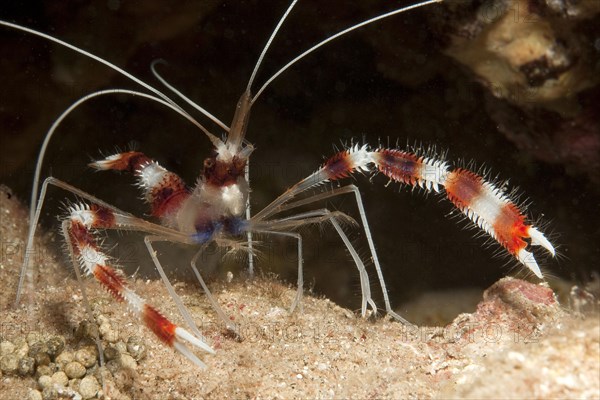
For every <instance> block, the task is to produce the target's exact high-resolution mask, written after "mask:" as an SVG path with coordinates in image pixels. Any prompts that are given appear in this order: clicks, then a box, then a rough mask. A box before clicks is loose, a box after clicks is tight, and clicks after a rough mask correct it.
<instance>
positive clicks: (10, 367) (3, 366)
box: [0, 353, 19, 374]
mask: <svg viewBox="0 0 600 400" xmlns="http://www.w3.org/2000/svg"><path fill="white" fill-rule="evenodd" d="M17 368H19V359H18V358H17V355H16V354H14V353H12V354H7V355H5V356H2V357H0V370H2V372H4V373H5V374H12V373H15V372H16V371H17Z"/></svg>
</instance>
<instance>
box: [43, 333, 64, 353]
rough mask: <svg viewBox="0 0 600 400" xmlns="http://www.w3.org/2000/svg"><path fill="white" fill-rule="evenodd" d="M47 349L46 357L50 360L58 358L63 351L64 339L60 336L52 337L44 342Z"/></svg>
mask: <svg viewBox="0 0 600 400" xmlns="http://www.w3.org/2000/svg"><path fill="white" fill-rule="evenodd" d="M46 346H47V347H48V355H49V356H50V357H52V358H55V357H56V356H58V355H59V354H60V353H61V352H62V351H63V350H64V349H65V338H64V337H62V336H58V335H56V336H52V337H51V338H50V339H48V341H47V342H46Z"/></svg>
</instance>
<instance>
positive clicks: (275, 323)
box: [0, 187, 600, 399]
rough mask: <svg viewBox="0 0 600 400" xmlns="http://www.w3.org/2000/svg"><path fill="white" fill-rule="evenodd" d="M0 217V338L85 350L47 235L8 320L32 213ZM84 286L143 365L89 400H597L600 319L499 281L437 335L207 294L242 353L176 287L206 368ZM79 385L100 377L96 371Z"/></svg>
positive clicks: (2, 207) (205, 309)
mask: <svg viewBox="0 0 600 400" xmlns="http://www.w3.org/2000/svg"><path fill="white" fill-rule="evenodd" d="M0 213H1V215H2V220H1V221H2V225H1V234H2V243H3V245H4V248H3V257H2V263H1V265H0V282H1V285H2V286H1V290H0V307H1V308H0V309H1V313H0V327H1V331H0V339H1V340H3V341H7V340H8V341H11V342H13V343H17V342H19V340H21V342H22V341H23V340H24V338H25V337H27V335H28V334H30V333H31V332H41V333H42V336H43V337H51V336H52V335H62V336H63V337H64V338H65V340H66V347H65V351H74V350H77V349H80V348H82V347H85V346H89V345H90V343H89V342H86V340H85V339H83V340H81V341H78V340H77V339H75V336H74V331H75V330H76V328H77V326H78V325H79V324H80V322H81V321H82V320H83V319H85V311H84V307H83V304H82V296H81V290H80V287H79V286H78V284H77V282H76V280H75V279H74V278H73V277H72V274H69V273H68V272H67V271H68V267H67V266H66V265H64V262H63V261H62V260H63V259H64V257H62V256H60V255H58V256H53V255H52V252H51V251H50V250H44V249H46V247H45V244H44V243H45V242H47V241H52V240H58V239H56V238H54V237H53V236H52V235H48V236H46V237H45V238H44V239H39V240H38V241H37V242H36V249H38V250H37V251H39V252H40V253H39V254H44V255H45V256H44V257H42V261H41V262H40V263H39V264H38V265H39V266H40V269H41V270H42V271H43V273H42V274H41V276H40V277H39V279H38V281H37V283H36V285H35V293H34V295H33V296H31V297H29V298H28V300H27V301H26V302H24V303H23V304H22V305H21V306H20V307H19V308H17V309H13V308H11V304H12V302H13V299H14V289H15V287H16V282H17V278H18V270H19V268H20V258H19V256H18V251H17V250H16V249H18V248H19V246H21V247H22V246H23V244H24V238H25V233H26V229H27V225H26V223H27V211H26V210H25V209H24V208H23V207H22V206H21V205H20V204H19V203H18V201H17V200H16V199H15V197H14V196H10V195H9V191H8V189H6V188H4V187H3V188H2V192H1V196H0ZM85 285H86V290H87V291H88V294H89V296H90V298H91V303H92V306H93V308H94V310H95V313H96V314H101V315H103V317H101V318H107V319H108V324H109V325H110V327H111V329H112V333H111V335H112V337H110V338H108V336H107V337H104V345H105V346H108V347H110V345H109V344H107V339H109V340H108V341H113V342H114V341H125V342H126V341H127V340H128V338H129V337H131V336H132V335H133V336H137V337H140V338H141V341H142V343H143V344H144V345H145V346H146V347H147V355H146V356H145V358H143V359H140V360H139V362H136V363H133V364H128V365H125V366H123V365H117V366H115V365H114V363H113V365H112V367H111V368H112V369H111V370H112V372H113V373H112V374H109V373H108V372H105V373H104V375H103V376H105V390H106V392H99V393H98V396H102V395H103V396H104V398H112V399H125V398H131V399H200V398H219V399H221V398H298V399H300V398H302V399H305V398H338V399H339V398H355V399H367V398H377V399H379V398H393V399H399V398H545V399H546V398H589V399H594V398H600V383H599V380H600V378H599V376H600V354H599V346H600V345H599V336H600V326H599V320H598V316H597V314H593V313H592V314H591V315H588V316H586V317H585V318H582V317H581V316H579V317H575V316H573V315H571V314H570V313H569V312H566V311H565V310H564V308H563V307H562V306H559V305H558V304H557V303H556V302H555V300H554V298H553V297H552V292H551V291H550V289H548V288H547V287H545V286H542V285H534V284H528V283H526V282H523V281H519V280H514V279H507V280H503V281H501V282H499V283H497V284H496V285H495V286H494V288H492V289H489V290H488V291H487V292H486V295H485V300H483V299H482V302H481V303H479V305H478V307H477V311H476V312H475V313H473V314H462V315H460V316H458V317H457V318H456V319H455V321H454V322H453V323H452V324H450V325H448V326H447V327H446V328H428V327H420V328H419V329H417V330H414V331H411V330H407V329H405V328H403V326H402V325H400V324H399V323H396V322H392V321H389V320H387V319H381V318H380V319H370V320H363V319H361V318H359V317H357V315H356V314H355V313H354V312H352V311H350V310H346V309H343V308H340V307H338V306H337V305H335V304H333V303H332V302H331V301H329V300H327V299H324V298H315V297H312V296H310V295H306V296H305V298H304V311H303V312H300V313H298V312H296V313H294V314H292V315H290V314H289V313H288V311H287V309H288V307H289V305H290V304H291V301H292V299H293V296H294V295H295V291H294V288H289V287H286V286H284V285H282V284H281V283H279V282H277V281H276V280H274V279H272V278H257V279H255V280H253V281H243V282H240V281H238V280H236V279H234V280H233V281H232V282H231V283H225V282H220V283H213V284H212V290H213V291H214V293H215V294H216V295H217V298H218V301H219V302H220V304H222V305H223V307H224V309H225V311H226V312H227V313H228V314H229V315H231V318H232V319H233V320H234V321H235V322H236V323H237V324H239V327H240V331H241V333H242V336H243V340H242V341H237V340H235V339H234V338H233V337H232V336H231V335H228V334H227V333H226V332H225V331H224V330H223V329H222V327H221V326H219V324H218V320H217V319H216V316H215V314H214V313H213V312H212V311H211V309H210V306H209V305H208V304H207V302H206V301H205V298H204V297H203V295H202V293H201V292H200V291H199V290H198V289H197V288H196V287H195V285H193V284H192V283H177V284H176V288H177V291H178V292H179V294H180V295H181V297H182V298H183V301H184V303H185V304H186V306H187V307H188V308H189V310H190V312H191V313H192V315H193V316H194V318H196V321H197V322H198V325H199V326H200V328H201V329H202V330H203V332H204V333H205V335H206V337H207V340H208V341H209V342H210V343H211V344H212V346H213V347H214V348H215V349H216V355H205V354H201V353H200V352H197V354H198V355H199V356H200V357H201V358H202V359H203V361H204V362H206V364H207V365H208V368H207V369H206V370H201V369H199V368H197V367H195V366H194V365H192V364H191V363H190V362H188V361H187V360H186V359H185V358H184V357H182V356H180V355H179V354H178V353H177V352H175V351H174V350H172V349H170V348H168V347H166V346H164V345H163V344H161V343H159V342H158V341H157V340H156V339H155V338H154V337H153V336H152V335H151V334H150V333H149V332H148V331H147V330H146V329H145V328H143V327H141V326H140V325H139V323H138V322H137V321H135V320H134V319H132V317H131V314H129V313H128V312H127V310H126V309H125V307H124V306H122V305H118V304H116V303H115V302H114V301H113V300H112V299H111V297H110V296H109V295H108V294H107V293H106V292H104V291H103V290H102V289H100V287H99V285H97V284H96V283H95V282H93V281H91V280H88V281H87V282H86V284H85ZM131 286H132V288H134V289H135V291H136V292H138V293H139V294H140V295H142V296H144V297H146V298H149V299H152V300H151V301H152V303H153V304H156V305H159V308H160V309H161V310H162V311H163V312H164V313H165V314H166V315H168V316H169V317H172V318H173V319H174V320H175V321H180V318H179V316H178V314H177V312H176V308H175V306H174V305H173V303H172V301H171V300H170V298H169V296H168V294H167V292H166V290H165V289H164V287H163V285H162V284H161V283H160V282H159V281H153V280H140V279H138V280H135V281H132V283H131ZM2 356H5V355H2ZM122 357H123V356H122ZM123 359H125V358H123ZM129 360H131V357H129ZM123 364H125V363H123ZM88 374H92V375H95V376H99V375H100V374H99V373H98V371H96V368H95V367H94V368H91V369H88ZM38 380H39V379H38V377H37V376H36V377H34V376H26V377H22V376H19V375H18V374H17V373H6V372H3V373H2V375H0V398H2V399H22V398H28V396H30V398H36V396H38V395H39V392H41V391H42V390H41V388H40V386H39V384H38ZM32 390H38V391H39V392H32ZM37 398H40V397H37ZM63 398H68V397H63Z"/></svg>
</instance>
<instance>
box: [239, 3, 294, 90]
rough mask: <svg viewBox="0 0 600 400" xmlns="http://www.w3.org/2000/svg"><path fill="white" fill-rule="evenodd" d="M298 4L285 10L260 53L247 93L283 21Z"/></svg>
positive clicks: (291, 5)
mask: <svg viewBox="0 0 600 400" xmlns="http://www.w3.org/2000/svg"><path fill="white" fill-rule="evenodd" d="M297 2H298V0H294V1H292V4H290V6H289V7H288V8H287V10H285V13H284V14H283V16H282V17H281V19H280V20H279V22H278V23H277V26H276V27H275V29H274V30H273V33H271V37H269V40H268V41H267V44H266V45H265V48H264V49H263V51H262V53H260V57H258V61H257V62H256V65H255V66H254V71H252V75H251V76H250V80H249V81H248V86H246V92H248V93H250V89H251V88H252V83H253V82H254V78H256V74H257V73H258V68H259V67H260V64H261V63H262V60H263V58H265V54H267V50H269V47H270V46H271V43H272V42H273V39H275V36H276V35H277V32H279V28H281V25H283V21H285V19H286V18H287V16H288V15H289V13H290V12H291V11H292V8H294V6H295V5H296V3H297Z"/></svg>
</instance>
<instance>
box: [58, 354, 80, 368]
mask: <svg viewBox="0 0 600 400" xmlns="http://www.w3.org/2000/svg"><path fill="white" fill-rule="evenodd" d="M74 357H75V356H74V355H73V353H71V352H70V351H63V352H62V353H60V354H59V355H58V356H57V357H56V359H55V360H54V362H56V364H57V365H58V367H59V368H60V369H65V366H66V365H67V364H68V363H70V362H71V361H73V359H74Z"/></svg>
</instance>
